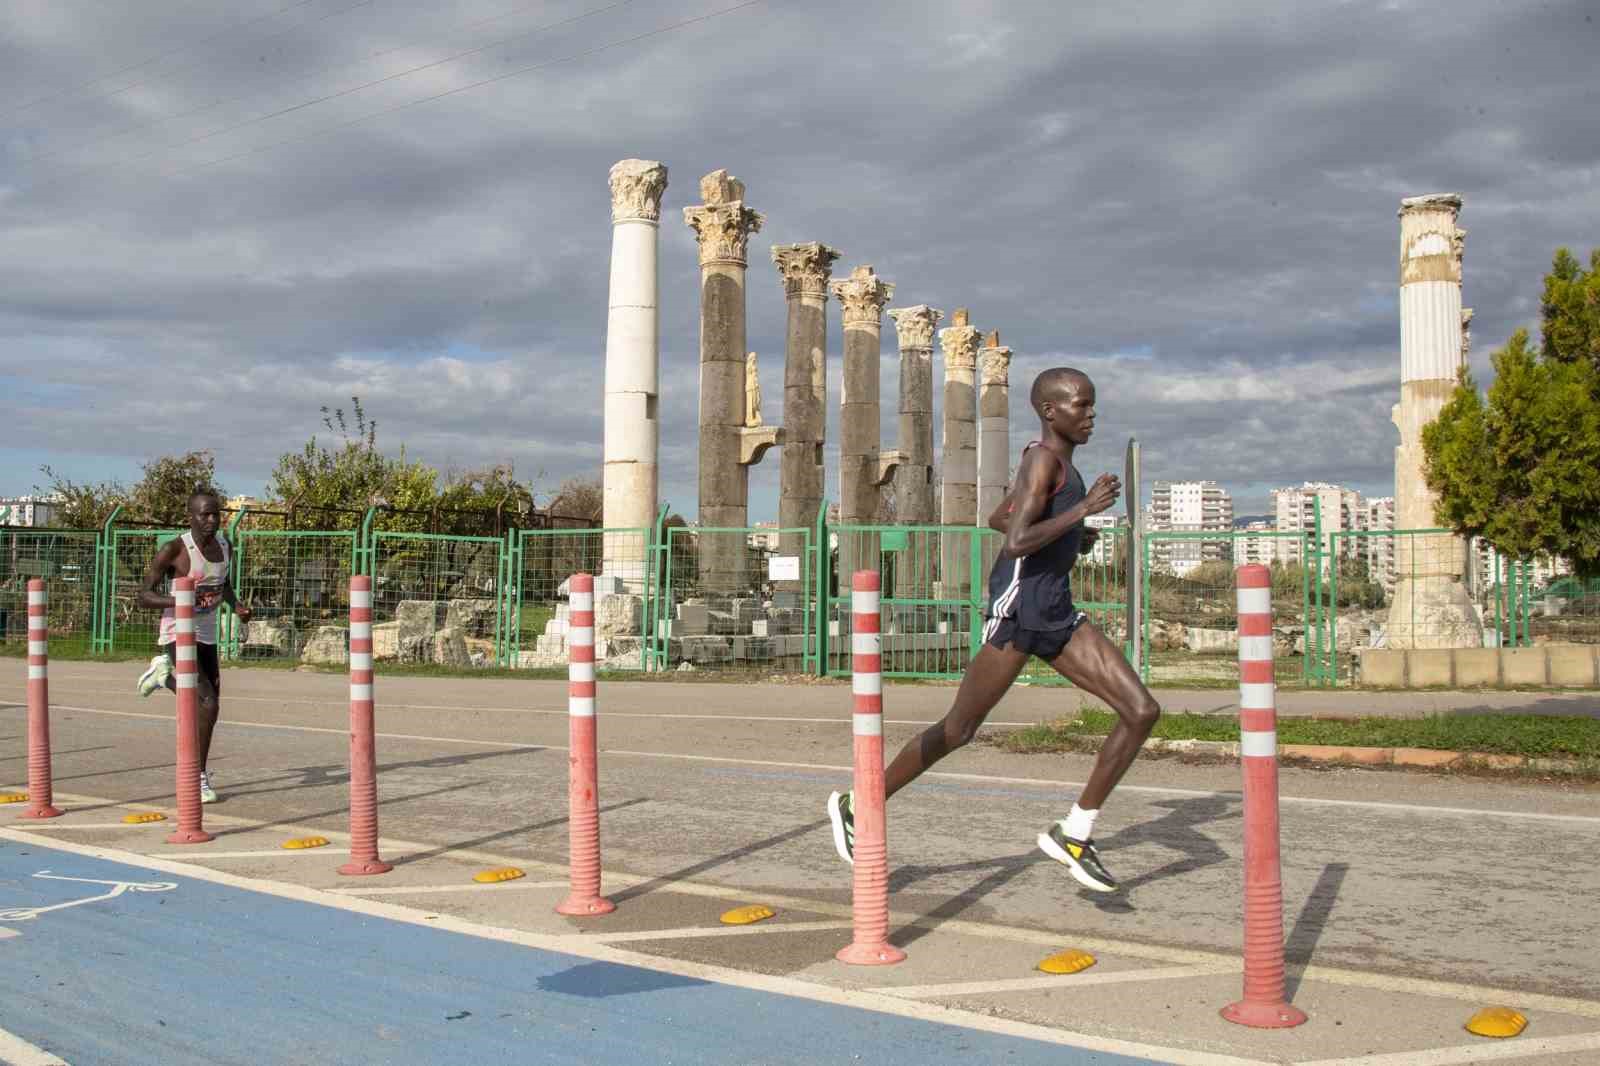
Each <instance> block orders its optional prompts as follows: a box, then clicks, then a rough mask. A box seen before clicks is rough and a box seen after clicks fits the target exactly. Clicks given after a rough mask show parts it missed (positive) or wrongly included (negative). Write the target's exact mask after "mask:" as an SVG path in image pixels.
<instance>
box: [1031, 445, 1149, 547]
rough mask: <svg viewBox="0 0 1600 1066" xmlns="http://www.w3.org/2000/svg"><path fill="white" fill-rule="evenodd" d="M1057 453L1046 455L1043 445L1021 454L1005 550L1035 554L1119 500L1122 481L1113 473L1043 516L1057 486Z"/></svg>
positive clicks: (1101, 476) (1105, 475) (1096, 480)
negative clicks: (1059, 509)
mask: <svg viewBox="0 0 1600 1066" xmlns="http://www.w3.org/2000/svg"><path fill="white" fill-rule="evenodd" d="M1056 469H1057V468H1056V462H1055V457H1054V456H1050V455H1046V454H1045V449H1043V448H1032V449H1029V450H1028V451H1027V452H1026V453H1025V454H1024V455H1023V456H1022V468H1021V469H1020V470H1018V471H1017V487H1016V488H1015V489H1014V490H1013V492H1015V493H1016V495H1017V501H1016V506H1015V507H1014V508H1013V509H1012V513H1011V523H1010V526H1009V528H1008V529H1007V530H1006V550H1007V551H1009V552H1010V553H1011V554H1012V555H1014V556H1017V557H1018V558H1021V557H1023V556H1027V555H1032V554H1033V553H1034V552H1036V551H1038V550H1039V549H1040V548H1042V547H1044V546H1045V545H1046V544H1049V543H1050V542H1051V541H1053V540H1057V539H1059V538H1060V537H1062V536H1064V535H1065V534H1066V533H1067V532H1068V531H1069V530H1071V529H1072V528H1073V527H1074V526H1076V525H1079V524H1080V523H1082V522H1083V520H1084V519H1085V518H1087V517H1089V516H1090V515H1092V514H1099V513H1100V512H1101V511H1104V510H1107V509H1108V508H1110V507H1111V505H1112V504H1114V503H1116V502H1117V494H1118V493H1119V492H1120V491H1121V484H1120V483H1119V482H1118V481H1117V479H1116V478H1115V477H1113V476H1111V475H1110V474H1101V475H1100V476H1099V477H1097V478H1095V481H1094V484H1093V485H1092V486H1091V487H1090V488H1089V492H1088V495H1086V496H1085V497H1084V498H1083V499H1082V500H1081V501H1079V502H1078V503H1076V504H1074V505H1073V506H1071V507H1069V508H1067V509H1066V510H1065V511H1063V512H1062V513H1061V514H1058V515H1056V516H1055V517H1054V518H1044V517H1043V515H1044V512H1045V509H1046V508H1047V507H1048V506H1049V504H1050V495H1051V493H1052V491H1053V490H1054V488H1055V477H1056Z"/></svg>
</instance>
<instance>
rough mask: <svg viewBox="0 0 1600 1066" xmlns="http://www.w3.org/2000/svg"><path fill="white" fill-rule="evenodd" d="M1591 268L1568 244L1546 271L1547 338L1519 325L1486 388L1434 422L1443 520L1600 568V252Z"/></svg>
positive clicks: (1458, 399) (1431, 457)
mask: <svg viewBox="0 0 1600 1066" xmlns="http://www.w3.org/2000/svg"><path fill="white" fill-rule="evenodd" d="M1590 262H1591V264H1592V266H1591V269H1590V270H1589V271H1583V270H1581V269H1579V268H1578V266H1577V262H1576V260H1574V259H1573V258H1572V256H1571V254H1570V253H1569V252H1567V251H1566V249H1561V250H1560V251H1558V252H1557V253H1556V257H1555V262H1554V264H1553V266H1552V269H1551V272H1550V274H1548V275H1547V276H1546V277H1545V300H1544V305H1543V344H1542V346H1541V348H1540V349H1539V350H1535V349H1534V347H1533V346H1532V345H1531V343H1530V342H1529V338H1528V332H1527V330H1525V329H1519V330H1517V331H1516V332H1515V333H1514V334H1512V336H1511V339H1510V340H1509V341H1508V342H1507V343H1506V345H1505V346H1504V347H1503V348H1501V349H1500V350H1499V351H1497V352H1495V353H1494V355H1493V356H1492V362H1493V364H1494V371H1495V380H1494V384H1492V385H1491V386H1490V387H1489V389H1488V391H1487V392H1486V393H1480V392H1479V389H1478V385H1477V382H1476V381H1475V380H1474V379H1473V376H1472V374H1471V373H1470V372H1469V371H1467V370H1465V369H1463V370H1462V374H1461V380H1460V383H1459V384H1458V385H1457V386H1456V389H1455V391H1454V393H1452V395H1451V397H1450V400H1449V402H1447V403H1446V404H1445V406H1444V408H1443V410H1441V411H1440V413H1439V417H1438V419H1437V420H1435V421H1434V422H1433V423H1432V424H1430V425H1428V426H1426V427H1424V428H1423V431H1422V444H1423V450H1424V453H1425V456H1426V462H1425V468H1424V473H1425V476H1426V477H1427V480H1428V485H1429V487H1431V488H1432V489H1433V490H1434V491H1435V492H1437V493H1438V494H1439V500H1438V503H1437V505H1436V506H1435V509H1434V515H1435V519H1436V520H1437V521H1438V522H1440V523H1441V524H1443V525H1446V526H1449V527H1450V528H1451V529H1452V530H1454V531H1455V532H1457V533H1459V534H1461V535H1463V536H1476V537H1482V538H1483V539H1485V540H1487V541H1488V542H1489V543H1490V544H1492V545H1493V546H1494V547H1495V548H1496V549H1498V550H1499V551H1500V552H1501V553H1502V554H1503V555H1506V556H1509V557H1510V558H1513V559H1518V560H1528V559H1532V558H1534V557H1536V556H1540V555H1551V556H1557V557H1560V558H1564V559H1566V560H1568V561H1569V562H1571V563H1572V566H1573V568H1574V569H1575V570H1576V571H1577V572H1578V573H1579V574H1580V575H1581V576H1585V577H1588V576H1594V575H1596V574H1600V359H1597V358H1595V353H1597V352H1600V347H1597V346H1600V325H1597V321H1596V316H1597V314H1600V281H1597V280H1596V279H1597V276H1600V251H1596V252H1595V253H1594V255H1592V256H1591V258H1590Z"/></svg>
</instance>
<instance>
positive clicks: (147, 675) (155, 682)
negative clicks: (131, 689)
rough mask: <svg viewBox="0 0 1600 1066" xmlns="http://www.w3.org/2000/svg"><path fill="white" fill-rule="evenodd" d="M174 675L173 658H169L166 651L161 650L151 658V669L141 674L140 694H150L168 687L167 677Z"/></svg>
mask: <svg viewBox="0 0 1600 1066" xmlns="http://www.w3.org/2000/svg"><path fill="white" fill-rule="evenodd" d="M171 676H172V660H170V659H168V658H167V653H166V652H159V653H157V654H156V655H155V656H154V657H152V658H151V660H150V667H149V669H147V670H145V672H144V673H142V674H140V675H139V695H141V696H149V695H150V693H152V692H154V691H155V690H156V689H158V688H166V687H167V678H169V677H171Z"/></svg>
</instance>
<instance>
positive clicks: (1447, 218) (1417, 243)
mask: <svg viewBox="0 0 1600 1066" xmlns="http://www.w3.org/2000/svg"><path fill="white" fill-rule="evenodd" d="M1460 210H1461V197H1460V196H1457V195H1455V194H1453V193H1444V194H1436V195H1432V196H1416V197H1412V198H1410V199H1407V200H1402V201H1400V402H1399V403H1398V404H1396V405H1395V408H1394V412H1393V418H1394V424H1395V426H1396V427H1397V428H1398V429H1399V430H1400V446H1399V447H1398V448H1396V449H1395V456H1394V511H1395V514H1394V524H1395V528H1396V529H1429V528H1433V527H1434V526H1436V525H1437V524H1438V523H1437V522H1436V520H1435V519H1434V515H1433V508H1434V503H1435V501H1436V497H1435V495H1434V493H1433V492H1432V491H1431V490H1430V489H1429V488H1428V485H1427V482H1426V481H1424V480H1423V475H1422V468H1423V451H1422V428H1423V427H1424V426H1426V425H1427V424H1428V423H1430V422H1432V421H1433V420H1434V419H1435V418H1437V417H1438V415H1439V411H1440V409H1441V408H1442V407H1443V406H1444V404H1445V401H1446V400H1448V399H1449V398H1450V393H1451V392H1452V391H1453V390H1454V388H1455V385H1456V374H1457V371H1459V370H1460V368H1461V365H1462V362H1463V360H1464V358H1465V352H1464V340H1465V333H1464V325H1465V323H1464V321H1463V316H1462V311H1461V252H1462V245H1463V240H1464V238H1465V237H1466V231H1465V230H1463V229H1459V228H1458V227H1457V226H1456V217H1457V214H1458V213H1459V212H1460ZM1394 567H1395V577H1396V580H1395V590H1394V598H1393V600H1392V601H1391V602H1390V605H1389V625H1388V628H1387V638H1388V646H1389V647H1391V648H1465V647H1478V646H1481V645H1482V643H1483V629H1482V626H1481V625H1480V624H1479V622H1478V616H1477V614H1476V612H1475V611H1474V610H1473V608H1472V601H1471V598H1470V596H1469V595H1468V592H1467V588H1466V584H1465V577H1466V573H1467V544H1466V541H1465V540H1463V539H1462V538H1460V537H1456V536H1452V535H1448V534H1437V535H1430V536H1402V537H1397V538H1395V554H1394Z"/></svg>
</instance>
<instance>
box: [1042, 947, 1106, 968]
mask: <svg viewBox="0 0 1600 1066" xmlns="http://www.w3.org/2000/svg"><path fill="white" fill-rule="evenodd" d="M1093 965H1094V956H1093V955H1091V954H1089V953H1088V952H1087V951H1079V950H1078V949H1077V948H1068V949H1067V950H1065V951H1058V952H1056V953H1055V954H1054V955H1051V956H1050V957H1049V958H1047V959H1040V960H1039V969H1041V970H1043V971H1044V972H1045V973H1077V972H1078V971H1079V970H1087V969H1088V968H1089V967H1091V966H1093Z"/></svg>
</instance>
